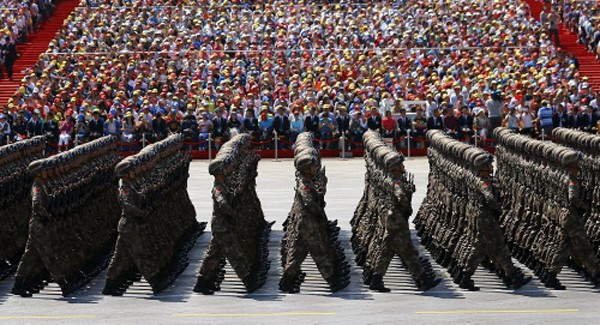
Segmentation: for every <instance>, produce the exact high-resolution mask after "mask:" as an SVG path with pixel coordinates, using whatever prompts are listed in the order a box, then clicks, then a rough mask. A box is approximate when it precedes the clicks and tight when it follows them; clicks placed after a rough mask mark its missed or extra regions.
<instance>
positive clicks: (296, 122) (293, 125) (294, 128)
mask: <svg viewBox="0 0 600 325" xmlns="http://www.w3.org/2000/svg"><path fill="white" fill-rule="evenodd" d="M290 132H291V133H290V141H291V142H296V137H298V134H300V133H302V132H304V120H303V119H302V117H301V116H300V111H298V110H295V111H294V113H293V114H292V117H291V119H290Z"/></svg>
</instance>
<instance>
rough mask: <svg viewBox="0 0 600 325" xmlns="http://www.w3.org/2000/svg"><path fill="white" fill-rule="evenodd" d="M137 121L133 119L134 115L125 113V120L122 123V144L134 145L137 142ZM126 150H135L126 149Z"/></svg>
mask: <svg viewBox="0 0 600 325" xmlns="http://www.w3.org/2000/svg"><path fill="white" fill-rule="evenodd" d="M135 126H136V124H135V120H134V118H133V113H131V112H127V113H125V118H124V119H123V121H122V122H121V129H120V131H121V142H122V143H124V144H132V143H134V142H135V140H136V138H135V137H136V130H135ZM125 149H133V148H129V146H128V147H126V148H125Z"/></svg>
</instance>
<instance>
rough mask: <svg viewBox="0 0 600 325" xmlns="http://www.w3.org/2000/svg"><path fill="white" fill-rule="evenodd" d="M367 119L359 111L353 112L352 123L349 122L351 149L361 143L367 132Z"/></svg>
mask: <svg viewBox="0 0 600 325" xmlns="http://www.w3.org/2000/svg"><path fill="white" fill-rule="evenodd" d="M368 129H369V128H368V127H367V118H366V117H365V116H364V115H363V113H362V112H361V111H360V110H357V111H354V116H353V118H352V122H350V139H352V142H351V143H350V147H351V148H352V149H355V148H357V146H359V145H360V143H361V142H362V137H363V134H364V133H365V132H366V131H367V130H368Z"/></svg>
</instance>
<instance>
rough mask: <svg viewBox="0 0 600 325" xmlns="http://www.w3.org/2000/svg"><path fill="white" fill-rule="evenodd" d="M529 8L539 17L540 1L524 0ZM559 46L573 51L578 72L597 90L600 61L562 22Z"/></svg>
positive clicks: (540, 10)
mask: <svg viewBox="0 0 600 325" xmlns="http://www.w3.org/2000/svg"><path fill="white" fill-rule="evenodd" d="M525 1H526V2H527V4H529V7H530V8H531V15H532V16H533V18H535V19H538V20H539V19H540V13H541V12H542V9H543V4H542V2H540V1H538V0H525ZM559 38H560V47H561V48H562V49H563V50H565V51H567V52H571V53H573V54H574V55H575V56H576V57H577V59H578V60H579V72H580V74H581V76H587V77H588V78H589V80H588V82H589V84H590V86H591V87H592V88H593V89H594V90H596V91H598V90H600V62H598V61H597V60H596V56H595V55H594V54H593V53H590V52H588V51H587V50H586V48H585V46H583V45H581V44H578V43H577V34H572V33H571V32H569V31H568V30H566V29H565V26H564V25H563V24H561V25H560V35H559Z"/></svg>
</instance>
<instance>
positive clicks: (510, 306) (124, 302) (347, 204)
mask: <svg viewBox="0 0 600 325" xmlns="http://www.w3.org/2000/svg"><path fill="white" fill-rule="evenodd" d="M323 162H324V165H325V166H326V167H327V176H328V178H329V186H328V191H327V195H326V201H327V207H326V211H327V214H328V216H329V218H330V219H338V220H339V225H340V226H341V228H342V231H341V233H340V236H341V239H342V242H343V245H344V247H346V255H347V257H348V259H349V260H352V257H353V254H352V251H351V250H350V245H349V242H348V240H349V238H350V224H349V222H350V218H351V217H352V215H353V212H354V208H355V206H356V204H357V203H358V201H359V199H360V197H361V195H362V190H363V185H364V178H363V175H364V170H365V167H364V161H363V160H362V158H353V159H349V160H347V161H342V160H341V159H325V160H324V161H323ZM207 166H208V163H207V162H206V161H194V162H192V166H191V170H190V174H191V177H190V181H189V186H188V188H189V193H190V197H191V198H192V201H193V202H194V205H195V207H196V210H197V214H198V220H200V221H209V220H210V216H211V209H212V202H211V197H210V190H211V186H212V178H211V177H210V176H209V175H208V172H207ZM406 167H407V170H409V171H410V172H412V173H414V174H415V182H416V185H417V192H416V193H415V195H414V198H413V208H414V210H415V213H416V211H417V210H418V207H419V205H420V202H421V201H422V200H423V198H424V196H425V192H426V190H427V173H428V165H427V160H426V159H425V158H415V159H410V160H408V161H407V162H406ZM257 192H258V195H259V197H260V199H261V201H262V206H263V209H264V212H265V215H266V218H267V220H275V221H276V224H275V225H274V226H273V233H272V235H271V239H270V255H271V256H270V257H271V270H270V272H269V279H268V281H267V284H266V286H265V287H263V288H262V289H260V290H258V291H257V292H256V293H254V294H246V293H244V291H243V287H242V284H241V282H240V281H239V280H238V279H237V278H236V277H235V276H234V275H233V272H232V271H231V269H227V270H228V272H227V274H226V278H225V281H224V282H223V285H222V291H220V292H217V293H216V294H215V295H214V296H202V295H199V294H196V293H194V292H192V287H193V285H194V283H195V274H196V272H197V271H198V269H199V268H200V263H201V258H202V256H203V254H204V251H205V249H206V247H207V245H208V242H209V240H210V227H209V229H207V230H208V231H207V232H206V233H205V234H203V235H202V236H201V237H200V238H199V239H198V242H197V243H196V246H195V248H194V249H193V250H192V252H191V254H190V257H191V264H190V266H189V267H188V268H187V269H186V271H185V272H184V273H183V274H182V275H181V276H180V277H179V278H178V280H177V281H176V282H175V283H174V285H173V286H172V287H171V288H170V289H168V290H166V291H165V292H164V293H162V294H160V295H156V296H153V295H152V294H151V291H150V288H149V286H148V285H147V284H146V283H141V284H136V285H134V286H132V287H131V288H130V290H128V292H127V293H126V294H125V295H124V296H123V297H105V296H102V295H101V290H102V286H103V285H104V274H101V275H100V276H99V277H98V278H97V279H95V280H94V281H93V282H92V283H90V284H89V285H88V286H87V288H85V289H84V290H82V291H80V292H78V293H77V294H76V295H75V296H74V297H69V298H63V297H62V296H60V291H59V290H58V286H57V285H56V284H51V285H50V286H49V287H48V288H47V289H45V290H43V291H42V292H41V293H40V294H37V295H35V296H34V297H33V298H28V299H24V298H20V297H15V296H12V295H11V294H10V287H11V286H12V284H13V280H12V279H8V280H5V281H3V282H2V283H0V324H38V323H44V324H96V323H104V324H131V323H135V324H139V323H143V324H206V323H211V324H240V323H244V324H245V323H249V324H284V323H300V324H325V323H326V324H396V323H399V322H404V323H409V324H458V323H460V324H507V323H508V324H592V323H594V324H595V323H598V316H600V313H598V308H599V307H600V304H599V303H598V298H600V292H599V290H598V289H594V288H593V287H592V285H591V284H590V283H589V282H587V281H585V279H584V278H582V277H580V276H579V275H577V274H575V273H574V272H573V271H571V270H569V269H565V270H564V271H563V272H562V273H561V274H560V276H559V278H560V280H561V281H562V282H563V283H564V284H565V285H566V286H567V290H565V291H551V290H546V289H545V288H544V287H543V285H542V284H541V283H540V282H539V281H537V280H534V281H532V283H530V284H528V285H527V286H525V287H523V288H522V289H521V290H518V291H512V290H508V289H506V288H505V287H504V286H503V285H502V282H501V281H500V280H499V279H498V278H497V277H495V275H493V274H491V273H488V272H487V271H485V270H483V269H481V270H479V271H478V272H477V273H476V274H475V277H474V280H475V282H476V284H477V285H478V286H480V287H481V291H479V292H468V291H464V290H461V289H459V288H458V287H457V286H456V285H455V284H454V283H452V281H451V279H450V277H449V275H448V274H447V273H446V272H445V271H444V270H443V269H442V268H441V267H440V266H439V265H437V264H435V263H434V262H433V266H434V269H435V271H436V273H437V274H438V276H440V277H442V278H443V281H442V283H441V284H440V285H439V286H437V287H436V288H434V289H432V290H430V291H428V292H426V293H422V292H420V291H418V290H417V289H416V288H415V286H414V283H413V281H412V279H411V278H410V276H409V275H408V273H407V272H406V270H405V269H404V268H403V266H402V265H401V263H400V262H399V261H398V260H394V261H393V263H392V265H391V266H390V271H389V272H388V274H386V278H385V281H386V284H387V285H388V286H389V287H390V288H391V289H392V292H391V293H374V292H370V291H369V290H368V289H366V288H365V286H364V285H362V282H361V270H360V269H359V268H358V267H356V265H355V264H354V262H353V261H352V265H353V270H352V280H351V284H350V286H349V287H348V288H346V289H344V290H342V291H340V292H338V293H335V294H331V293H329V292H328V290H327V287H326V283H325V281H324V280H323V279H322V278H321V277H320V275H319V273H318V271H317V270H316V267H315V265H314V263H313V262H312V260H311V259H307V261H306V262H305V265H304V267H303V270H304V271H306V272H307V273H308V275H307V278H306V282H305V283H304V284H303V285H302V287H301V292H300V293H299V294H280V293H279V292H278V291H277V283H278V281H279V278H280V276H281V266H280V265H279V244H280V241H281V237H282V227H281V224H282V222H283V221H284V220H285V217H286V215H287V213H288V211H289V209H290V207H291V205H292V201H293V197H294V168H293V162H292V161H291V160H284V161H279V162H274V161H273V160H272V159H265V160H263V161H261V162H260V164H259V176H258V179H257ZM413 233H414V232H413ZM417 240H418V239H417V238H416V236H415V235H414V234H413V241H414V243H415V245H418V248H419V251H420V253H421V255H426V256H428V254H427V252H426V251H424V250H423V248H422V247H421V246H420V245H419V244H418V241H417ZM526 273H529V274H531V271H529V270H526Z"/></svg>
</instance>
